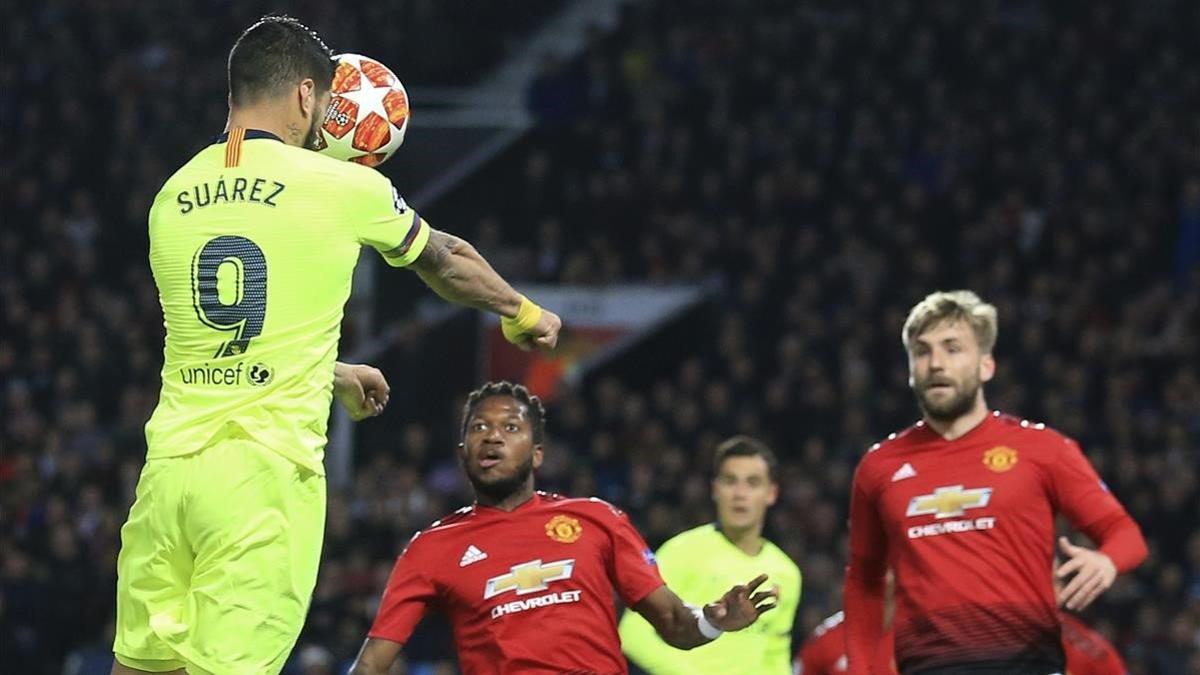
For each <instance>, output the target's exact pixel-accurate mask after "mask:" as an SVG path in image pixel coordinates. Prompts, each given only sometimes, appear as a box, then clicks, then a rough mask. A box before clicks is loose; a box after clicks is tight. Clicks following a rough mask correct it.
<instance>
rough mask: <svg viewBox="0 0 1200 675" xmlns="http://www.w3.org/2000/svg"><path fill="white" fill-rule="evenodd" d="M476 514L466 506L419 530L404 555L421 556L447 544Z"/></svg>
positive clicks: (409, 542) (410, 540)
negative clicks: (442, 544)
mask: <svg viewBox="0 0 1200 675" xmlns="http://www.w3.org/2000/svg"><path fill="white" fill-rule="evenodd" d="M474 514H475V509H474V508H472V507H470V506H464V507H462V508H461V509H458V510H457V511H454V512H453V513H450V514H449V515H446V516H443V517H442V518H439V519H437V520H435V521H433V522H432V523H430V524H429V525H428V526H426V527H424V528H422V529H421V530H418V531H417V533H416V534H414V535H413V536H412V539H409V540H408V545H407V546H405V548H404V555H406V556H411V555H420V554H421V552H423V551H426V550H428V549H430V548H431V547H436V546H437V545H438V544H441V543H445V542H447V541H448V540H449V539H450V538H451V537H452V533H454V532H455V530H457V529H458V528H460V527H462V526H464V525H466V524H467V523H469V522H470V521H471V517H472V516H473V515H474Z"/></svg>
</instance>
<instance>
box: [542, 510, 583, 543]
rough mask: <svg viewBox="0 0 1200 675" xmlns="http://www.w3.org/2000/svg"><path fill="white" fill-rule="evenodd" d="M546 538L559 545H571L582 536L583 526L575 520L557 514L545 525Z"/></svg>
mask: <svg viewBox="0 0 1200 675" xmlns="http://www.w3.org/2000/svg"><path fill="white" fill-rule="evenodd" d="M546 536H547V537H550V538H551V539H553V540H554V541H557V542H558V543H560V544H573V543H575V542H576V541H579V538H580V537H582V536H583V526H581V525H580V524H579V521H578V520H576V519H575V518H572V517H570V516H564V515H562V514H559V515H557V516H554V517H553V518H551V519H550V521H549V522H548V523H546Z"/></svg>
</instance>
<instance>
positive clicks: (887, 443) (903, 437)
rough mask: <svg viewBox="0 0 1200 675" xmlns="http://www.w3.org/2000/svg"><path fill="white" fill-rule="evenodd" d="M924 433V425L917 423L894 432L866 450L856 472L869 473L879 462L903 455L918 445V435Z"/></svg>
mask: <svg viewBox="0 0 1200 675" xmlns="http://www.w3.org/2000/svg"><path fill="white" fill-rule="evenodd" d="M924 431H925V423H924V422H917V423H916V424H913V425H912V426H909V427H906V428H904V429H901V430H900V431H894V432H892V433H890V434H888V435H887V437H886V438H884V439H882V440H880V441H879V442H878V443H875V444H874V445H872V446H871V447H869V448H867V452H866V454H864V455H863V456H862V459H860V460H859V462H858V470H859V471H860V472H863V471H871V470H872V469H874V468H875V467H876V466H878V465H879V464H880V463H881V462H886V461H887V460H888V459H889V458H892V457H895V456H896V455H898V454H901V453H904V452H905V451H907V450H909V449H911V448H912V447H913V446H914V445H916V444H917V443H918V439H919V437H920V435H921V434H922V433H923V432H924Z"/></svg>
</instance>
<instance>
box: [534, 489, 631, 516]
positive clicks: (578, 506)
mask: <svg viewBox="0 0 1200 675" xmlns="http://www.w3.org/2000/svg"><path fill="white" fill-rule="evenodd" d="M538 496H539V497H541V499H542V510H545V511H549V512H552V513H553V512H557V513H564V514H565V513H570V514H578V515H580V516H586V517H588V518H589V519H593V520H598V521H601V522H609V523H615V522H618V521H628V520H629V516H627V515H625V512H624V511H622V510H621V509H619V508H617V507H616V506H614V505H612V504H610V503H609V502H606V501H604V500H603V499H600V498H599V497H567V496H564V495H560V494H558V493H553V492H550V493H547V492H539V493H538Z"/></svg>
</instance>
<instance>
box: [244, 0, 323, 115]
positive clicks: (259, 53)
mask: <svg viewBox="0 0 1200 675" xmlns="http://www.w3.org/2000/svg"><path fill="white" fill-rule="evenodd" d="M336 67H337V64H336V63H335V62H334V60H333V52H331V51H330V50H329V47H327V46H326V45H325V42H324V41H322V40H321V37H320V36H319V35H317V33H316V31H314V30H312V29H310V28H309V27H308V26H305V25H304V24H302V23H300V22H299V21H297V20H296V19H295V18H293V17H290V16H287V15H284V14H268V15H267V16H264V17H263V18H261V19H259V20H258V21H257V22H256V23H255V24H254V25H253V26H250V27H249V28H247V29H246V32H244V33H242V36H241V37H239V38H238V39H237V42H235V43H233V49H230V50H229V99H230V100H231V101H232V102H233V104H234V105H241V104H248V103H254V102H255V101H257V100H259V99H261V98H262V97H264V96H270V95H273V94H281V93H283V92H284V91H286V90H287V88H288V87H291V86H293V85H296V84H298V83H299V82H300V81H301V80H303V79H305V78H309V77H311V78H312V80H313V82H316V83H317V91H318V92H324V91H327V90H328V89H329V87H330V85H331V84H332V83H333V71H334V69H335V68H336Z"/></svg>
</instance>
